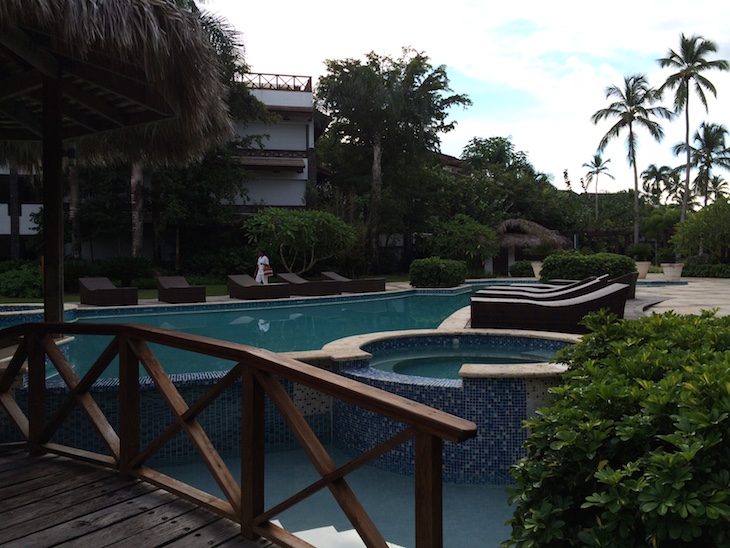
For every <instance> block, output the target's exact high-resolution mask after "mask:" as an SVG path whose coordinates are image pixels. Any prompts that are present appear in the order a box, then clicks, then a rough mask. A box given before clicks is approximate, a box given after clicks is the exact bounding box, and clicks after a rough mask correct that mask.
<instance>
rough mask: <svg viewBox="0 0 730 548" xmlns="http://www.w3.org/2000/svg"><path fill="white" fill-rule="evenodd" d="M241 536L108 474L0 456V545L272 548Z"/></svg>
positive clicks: (63, 461)
mask: <svg viewBox="0 0 730 548" xmlns="http://www.w3.org/2000/svg"><path fill="white" fill-rule="evenodd" d="M239 535H240V526H239V525H238V524H236V523H234V522H232V521H230V520H228V519H225V518H221V517H219V516H217V515H216V514H213V513H211V512H209V511H207V510H204V509H201V508H199V507H197V506H195V505H194V504H192V503H189V502H187V501H184V500H181V499H179V498H177V497H175V496H174V495H171V494H170V493H167V492H166V491H163V490H160V489H157V488H155V487H153V486H151V485H149V484H146V483H144V482H140V481H123V480H121V479H120V478H119V477H118V475H116V473H115V472H113V471H111V470H108V469H104V468H100V467H97V466H93V465H87V464H84V463H81V462H78V461H73V460H70V459H67V458H64V457H53V456H41V457H29V456H28V454H27V453H26V452H22V451H13V452H2V451H0V546H3V547H6V546H7V547H11V546H18V547H24V548H26V547H28V546H33V547H34V548H40V547H44V546H64V547H70V546H83V547H84V548H90V547H94V548H96V547H101V546H135V547H138V548H147V547H151V546H162V545H164V546H170V547H190V546H206V547H214V546H240V547H250V548H254V547H257V548H262V547H274V546H275V545H274V544H271V543H270V542H268V541H266V540H261V541H259V542H252V541H246V540H244V539H242V538H241V537H240V536H239Z"/></svg>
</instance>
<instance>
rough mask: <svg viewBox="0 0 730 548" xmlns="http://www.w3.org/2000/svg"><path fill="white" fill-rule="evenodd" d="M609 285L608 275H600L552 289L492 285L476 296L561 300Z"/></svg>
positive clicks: (481, 290) (478, 292)
mask: <svg viewBox="0 0 730 548" xmlns="http://www.w3.org/2000/svg"><path fill="white" fill-rule="evenodd" d="M606 285H608V276H607V275H606V276H600V277H598V278H593V279H591V280H589V281H587V282H584V281H581V282H580V283H577V284H571V285H570V286H564V287H559V288H556V289H552V290H550V291H527V290H524V291H520V290H518V289H514V290H510V291H503V290H501V289H492V288H491V287H489V288H485V289H480V290H479V291H477V292H476V293H475V294H474V296H475V297H479V298H489V299H494V298H497V299H499V298H504V299H520V300H522V299H535V300H540V301H560V300H565V299H570V298H572V297H580V296H581V295H586V294H588V293H592V292H593V291H596V290H598V289H601V288H602V287H606Z"/></svg>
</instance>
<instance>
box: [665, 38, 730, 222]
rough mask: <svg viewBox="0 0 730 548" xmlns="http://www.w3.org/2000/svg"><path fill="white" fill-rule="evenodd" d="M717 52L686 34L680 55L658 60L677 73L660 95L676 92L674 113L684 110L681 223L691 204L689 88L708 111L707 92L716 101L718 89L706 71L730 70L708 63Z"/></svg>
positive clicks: (712, 45)
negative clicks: (708, 57) (671, 91)
mask: <svg viewBox="0 0 730 548" xmlns="http://www.w3.org/2000/svg"><path fill="white" fill-rule="evenodd" d="M716 51H717V45H716V44H715V43H714V42H712V41H710V40H705V39H704V38H702V37H701V36H697V35H692V36H690V37H689V38H687V37H686V36H685V35H684V34H682V35H681V36H680V37H679V53H677V52H676V51H674V50H672V49H670V50H669V52H668V53H667V56H666V57H664V58H662V59H659V60H658V62H659V65H660V66H661V67H662V68H666V67H669V68H672V69H675V70H676V71H677V72H675V73H673V74H671V75H669V77H668V78H667V81H666V82H664V84H662V86H661V87H660V88H659V91H660V93H661V92H663V91H664V90H665V89H667V88H668V89H674V88H676V92H675V94H674V110H675V112H676V113H679V112H680V111H681V110H682V109H684V120H685V134H684V143H685V147H686V152H687V162H686V164H685V169H686V173H685V180H684V201H683V202H682V215H681V217H680V219H681V220H684V219H685V217H686V216H687V205H688V200H689V172H690V167H691V163H692V162H691V157H690V146H689V86H690V82H691V81H694V90H695V91H696V92H697V95H699V97H700V101H701V102H702V104H703V105H705V110H706V111H707V110H708V107H707V98H706V97H705V90H708V91H710V92H712V94H713V95H714V96H715V97H717V90H716V89H715V86H714V85H713V84H712V82H710V81H709V80H708V79H707V78H705V76H703V75H702V73H703V72H704V71H707V70H711V69H718V70H728V68H729V66H728V62H727V61H725V60H722V59H713V60H708V59H707V58H706V56H707V54H708V53H714V52H716Z"/></svg>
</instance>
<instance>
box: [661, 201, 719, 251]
mask: <svg viewBox="0 0 730 548" xmlns="http://www.w3.org/2000/svg"><path fill="white" fill-rule="evenodd" d="M670 242H671V243H672V244H674V246H675V248H676V250H677V251H679V252H680V253H682V254H684V255H687V256H691V255H695V254H697V253H699V252H702V253H708V254H709V255H710V260H711V261H712V262H716V263H719V262H727V261H728V259H730V204H728V201H727V200H726V199H724V198H720V199H719V200H718V201H716V202H715V203H714V204H711V205H709V206H707V207H705V208H703V209H701V210H700V211H698V212H696V213H693V214H692V215H688V216H687V218H686V219H685V220H684V221H682V222H680V223H679V224H678V225H677V226H676V228H675V232H674V236H672V238H671V240H670Z"/></svg>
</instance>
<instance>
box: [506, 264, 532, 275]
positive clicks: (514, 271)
mask: <svg viewBox="0 0 730 548" xmlns="http://www.w3.org/2000/svg"><path fill="white" fill-rule="evenodd" d="M509 275H510V276H512V277H513V278H531V277H532V276H534V275H535V271H534V270H533V269H532V263H531V262H530V261H517V262H516V263H514V264H513V265H512V266H510V267H509Z"/></svg>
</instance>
